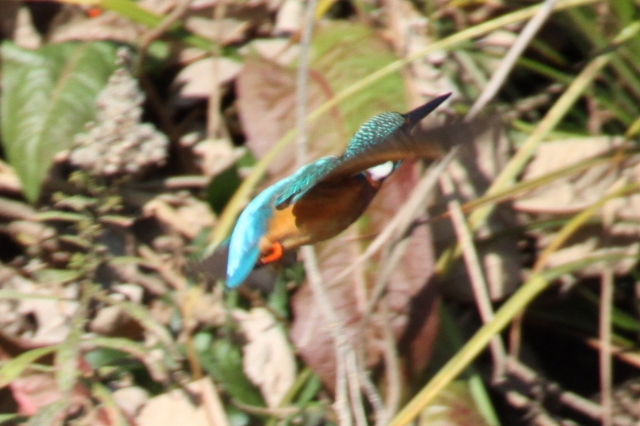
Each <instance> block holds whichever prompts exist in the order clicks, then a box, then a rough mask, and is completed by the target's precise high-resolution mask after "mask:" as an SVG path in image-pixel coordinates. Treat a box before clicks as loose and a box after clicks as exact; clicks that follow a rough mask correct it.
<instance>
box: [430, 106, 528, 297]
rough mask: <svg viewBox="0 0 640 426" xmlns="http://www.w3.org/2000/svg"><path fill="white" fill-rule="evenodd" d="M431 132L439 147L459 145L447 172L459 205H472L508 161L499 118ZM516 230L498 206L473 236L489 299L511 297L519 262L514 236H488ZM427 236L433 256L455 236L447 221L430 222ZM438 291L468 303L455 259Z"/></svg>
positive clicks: (460, 264)
mask: <svg viewBox="0 0 640 426" xmlns="http://www.w3.org/2000/svg"><path fill="white" fill-rule="evenodd" d="M431 133H432V137H434V138H437V140H438V141H440V142H441V143H443V144H444V146H451V145H453V144H455V143H462V145H461V149H460V151H459V154H458V157H457V160H456V161H455V162H454V163H452V164H451V165H450V166H449V168H448V173H449V175H450V176H451V178H452V180H453V181H454V182H455V185H456V189H457V192H458V197H459V198H460V199H461V200H462V201H469V200H473V199H476V198H477V197H479V196H480V195H482V194H484V193H485V191H486V190H487V189H488V188H489V185H490V184H491V183H492V182H493V180H494V179H495V177H496V176H497V175H498V173H499V172H500V171H501V170H502V169H503V168H504V167H505V165H506V164H507V162H508V161H509V158H510V149H511V146H510V143H509V140H508V139H507V138H506V137H505V135H504V129H503V124H502V121H501V119H500V118H487V117H479V118H478V119H476V120H474V121H473V122H471V123H456V124H454V125H452V126H450V125H447V126H444V127H443V128H442V129H436V130H434V131H433V132H431ZM436 214H437V213H436ZM516 226H517V220H516V217H515V214H514V212H513V210H512V209H511V207H510V206H509V205H504V204H503V205H499V206H498V207H497V208H496V210H495V212H494V213H493V214H492V216H491V217H490V218H489V219H488V220H487V221H485V223H484V224H483V225H482V226H481V227H480V228H479V230H478V231H477V233H476V236H477V237H479V238H478V241H477V242H476V250H477V252H478V256H479V258H480V260H481V266H482V268H483V271H484V273H485V277H486V280H487V283H488V286H489V295H490V296H491V298H492V300H500V299H503V298H504V297H506V296H507V295H509V294H511V293H512V292H513V291H514V290H515V289H516V288H517V286H518V284H519V283H520V282H521V280H522V277H521V264H522V259H521V256H520V254H519V251H518V246H517V236H516V235H513V233H512V232H507V233H505V234H506V235H501V236H500V237H499V238H493V237H492V236H493V235H495V234H497V233H500V232H502V231H505V230H508V229H513V228H515V227H516ZM433 233H434V236H435V241H436V247H437V248H438V251H441V250H443V249H445V248H447V247H449V246H450V245H451V244H453V243H454V242H455V239H456V237H455V232H454V231H453V228H452V227H451V225H450V222H449V221H445V220H440V221H438V222H436V225H435V226H434V227H433ZM442 289H443V291H445V292H446V293H447V294H448V295H450V296H453V297H456V298H460V299H462V300H465V301H472V300H474V295H473V292H472V291H471V286H470V283H469V277H468V274H467V270H466V266H465V264H464V261H463V260H462V259H458V260H457V261H456V262H455V263H454V264H453V265H452V267H451V268H450V269H449V271H448V273H447V275H446V276H445V277H444V278H443V283H442Z"/></svg>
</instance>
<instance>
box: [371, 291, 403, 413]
mask: <svg viewBox="0 0 640 426" xmlns="http://www.w3.org/2000/svg"><path fill="white" fill-rule="evenodd" d="M380 313H381V314H382V332H383V334H384V352H383V354H384V361H385V362H384V365H385V374H386V377H387V392H386V409H387V416H388V418H385V419H377V420H378V422H379V423H380V425H379V426H383V425H386V424H387V423H388V422H389V420H390V419H391V417H393V415H394V414H395V413H396V411H398V407H399V406H400V396H401V395H400V390H401V389H402V374H400V363H399V360H398V351H397V350H396V341H395V339H394V336H393V330H392V329H391V318H390V316H391V313H390V311H389V301H388V300H387V299H386V298H385V299H382V300H380ZM383 420H384V422H383ZM378 422H376V426H378Z"/></svg>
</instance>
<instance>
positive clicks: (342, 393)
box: [300, 246, 351, 426]
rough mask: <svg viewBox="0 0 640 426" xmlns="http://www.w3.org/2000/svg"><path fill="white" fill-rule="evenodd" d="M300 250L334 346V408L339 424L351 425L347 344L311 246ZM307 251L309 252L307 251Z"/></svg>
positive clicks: (308, 279) (308, 278)
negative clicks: (346, 360)
mask: <svg viewBox="0 0 640 426" xmlns="http://www.w3.org/2000/svg"><path fill="white" fill-rule="evenodd" d="M300 251H301V252H302V260H303V262H304V268H305V271H306V272H307V281H308V282H309V285H310V286H311V290H312V291H313V296H314V297H315V298H316V300H317V301H318V306H319V307H320V311H321V314H322V316H324V318H325V320H326V321H327V323H328V329H329V332H330V333H331V337H333V341H334V344H335V346H336V365H337V366H336V370H337V371H336V400H335V404H334V406H335V409H336V412H337V414H338V419H339V423H340V425H341V426H347V425H351V412H350V409H349V396H348V390H347V389H348V388H347V380H348V375H347V367H346V363H345V358H346V357H345V355H344V353H345V351H346V348H347V346H348V342H347V340H346V337H345V336H344V332H343V331H342V325H341V323H340V321H339V319H338V316H337V314H336V313H335V311H334V309H333V307H332V305H331V299H330V298H329V295H328V294H327V291H326V289H325V288H324V286H323V284H322V275H321V274H320V268H319V266H318V261H317V258H316V256H315V252H314V249H313V247H312V246H303V247H302V248H301V249H300ZM307 252H309V253H307Z"/></svg>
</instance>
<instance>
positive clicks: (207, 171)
mask: <svg viewBox="0 0 640 426" xmlns="http://www.w3.org/2000/svg"><path fill="white" fill-rule="evenodd" d="M245 152H246V150H245V149H244V148H236V147H233V146H232V145H231V144H230V143H229V142H228V141H225V140H211V139H205V140H203V141H201V142H199V143H198V144H197V145H195V146H194V147H193V153H194V154H195V155H196V156H197V157H199V161H197V164H198V166H199V167H200V169H201V171H202V173H203V174H204V175H205V176H208V177H213V176H217V175H218V174H220V173H221V172H223V171H224V170H226V169H228V168H229V167H230V166H231V165H232V164H234V163H235V162H236V161H238V159H239V158H240V157H242V156H243V155H244V153H245Z"/></svg>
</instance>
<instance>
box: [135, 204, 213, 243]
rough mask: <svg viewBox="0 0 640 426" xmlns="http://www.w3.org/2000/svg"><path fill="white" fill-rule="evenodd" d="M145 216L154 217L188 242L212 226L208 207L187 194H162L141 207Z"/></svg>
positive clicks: (211, 217) (211, 214)
mask: <svg viewBox="0 0 640 426" xmlns="http://www.w3.org/2000/svg"><path fill="white" fill-rule="evenodd" d="M143 212H144V215H145V216H147V217H148V216H155V217H156V219H158V220H159V221H160V222H162V223H163V224H165V225H167V226H168V227H169V228H171V229H172V230H174V231H176V232H178V233H179V234H181V235H183V236H184V237H186V238H187V239H189V240H193V239H194V238H195V237H196V236H197V235H198V234H199V233H200V232H202V230H203V229H204V228H209V227H211V226H213V223H214V217H213V213H212V212H211V209H210V208H209V206H208V205H207V204H206V203H205V202H203V201H201V200H198V199H196V198H195V197H193V196H190V195H188V194H182V195H180V194H162V195H159V196H158V197H156V198H154V199H153V200H151V201H149V202H147V203H146V204H145V206H144V207H143Z"/></svg>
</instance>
